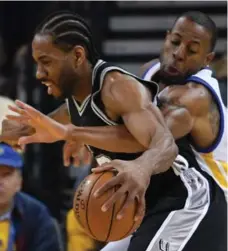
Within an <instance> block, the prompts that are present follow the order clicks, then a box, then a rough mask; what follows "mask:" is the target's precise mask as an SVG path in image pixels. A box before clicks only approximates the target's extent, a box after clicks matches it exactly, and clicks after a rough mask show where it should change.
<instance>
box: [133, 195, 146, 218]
mask: <svg viewBox="0 0 228 251" xmlns="http://www.w3.org/2000/svg"><path fill="white" fill-rule="evenodd" d="M137 203H138V205H137V209H136V213H135V217H134V220H135V221H138V220H141V219H142V218H143V217H144V214H145V208H146V203H145V195H143V196H140V197H138V199H137Z"/></svg>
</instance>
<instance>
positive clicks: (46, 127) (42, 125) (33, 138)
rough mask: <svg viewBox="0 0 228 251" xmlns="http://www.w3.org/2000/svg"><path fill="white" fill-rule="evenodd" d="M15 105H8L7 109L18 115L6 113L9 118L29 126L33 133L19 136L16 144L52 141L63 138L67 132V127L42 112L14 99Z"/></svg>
mask: <svg viewBox="0 0 228 251" xmlns="http://www.w3.org/2000/svg"><path fill="white" fill-rule="evenodd" d="M16 105H17V106H18V107H17V108H16V109H15V107H12V106H9V109H10V110H12V111H14V112H16V113H17V114H18V115H7V116H6V117H7V118H8V119H9V120H13V121H16V122H19V123H22V124H24V125H28V126H31V127H33V128H34V129H35V133H34V134H32V135H30V136H23V137H20V139H19V141H18V144H19V145H26V144H30V143H41V142H43V143H53V142H56V141H59V140H63V139H65V137H66V135H67V134H68V127H67V126H64V125H62V124H60V123H58V122H56V121H55V120H53V119H51V118H49V117H48V116H46V115H44V114H42V113H41V112H39V111H38V110H36V109H35V108H33V107H32V106H30V105H27V104H25V103H23V102H21V101H19V100H17V101H16Z"/></svg>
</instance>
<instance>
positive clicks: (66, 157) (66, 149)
mask: <svg viewBox="0 0 228 251" xmlns="http://www.w3.org/2000/svg"><path fill="white" fill-rule="evenodd" d="M71 155H72V151H71V146H70V145H69V144H68V143H65V145H64V146H63V163H64V166H69V165H70V158H71Z"/></svg>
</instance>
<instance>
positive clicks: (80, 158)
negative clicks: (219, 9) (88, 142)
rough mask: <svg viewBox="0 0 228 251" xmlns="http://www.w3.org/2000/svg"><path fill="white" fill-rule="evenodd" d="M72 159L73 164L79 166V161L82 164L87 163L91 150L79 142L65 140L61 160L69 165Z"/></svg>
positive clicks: (90, 157) (89, 160)
mask: <svg viewBox="0 0 228 251" xmlns="http://www.w3.org/2000/svg"><path fill="white" fill-rule="evenodd" d="M71 158H72V159H73V165H74V166H76V167H77V166H79V165H80V163H82V164H83V165H89V164H91V161H92V154H91V152H90V151H89V150H88V149H87V148H86V147H85V146H84V145H83V144H82V143H80V142H75V141H67V142H66V143H65V144H64V146H63V160H64V165H65V166H69V165H70V163H71Z"/></svg>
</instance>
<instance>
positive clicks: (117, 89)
mask: <svg viewBox="0 0 228 251" xmlns="http://www.w3.org/2000/svg"><path fill="white" fill-rule="evenodd" d="M101 95H102V101H103V103H104V105H105V106H106V107H109V108H110V107H111V108H113V106H114V105H118V104H121V106H122V107H123V106H130V105H131V106H132V108H134V106H138V105H139V103H141V102H144V101H146V100H148V101H149V100H151V99H152V98H151V94H150V92H149V90H148V89H147V88H146V87H145V86H144V85H143V84H142V83H140V82H139V81H138V80H137V79H136V78H134V77H133V76H130V75H128V74H124V73H121V72H118V71H112V72H109V73H108V74H107V75H106V76H105V79H104V84H103V88H102V91H101ZM128 108H129V107H128Z"/></svg>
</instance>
